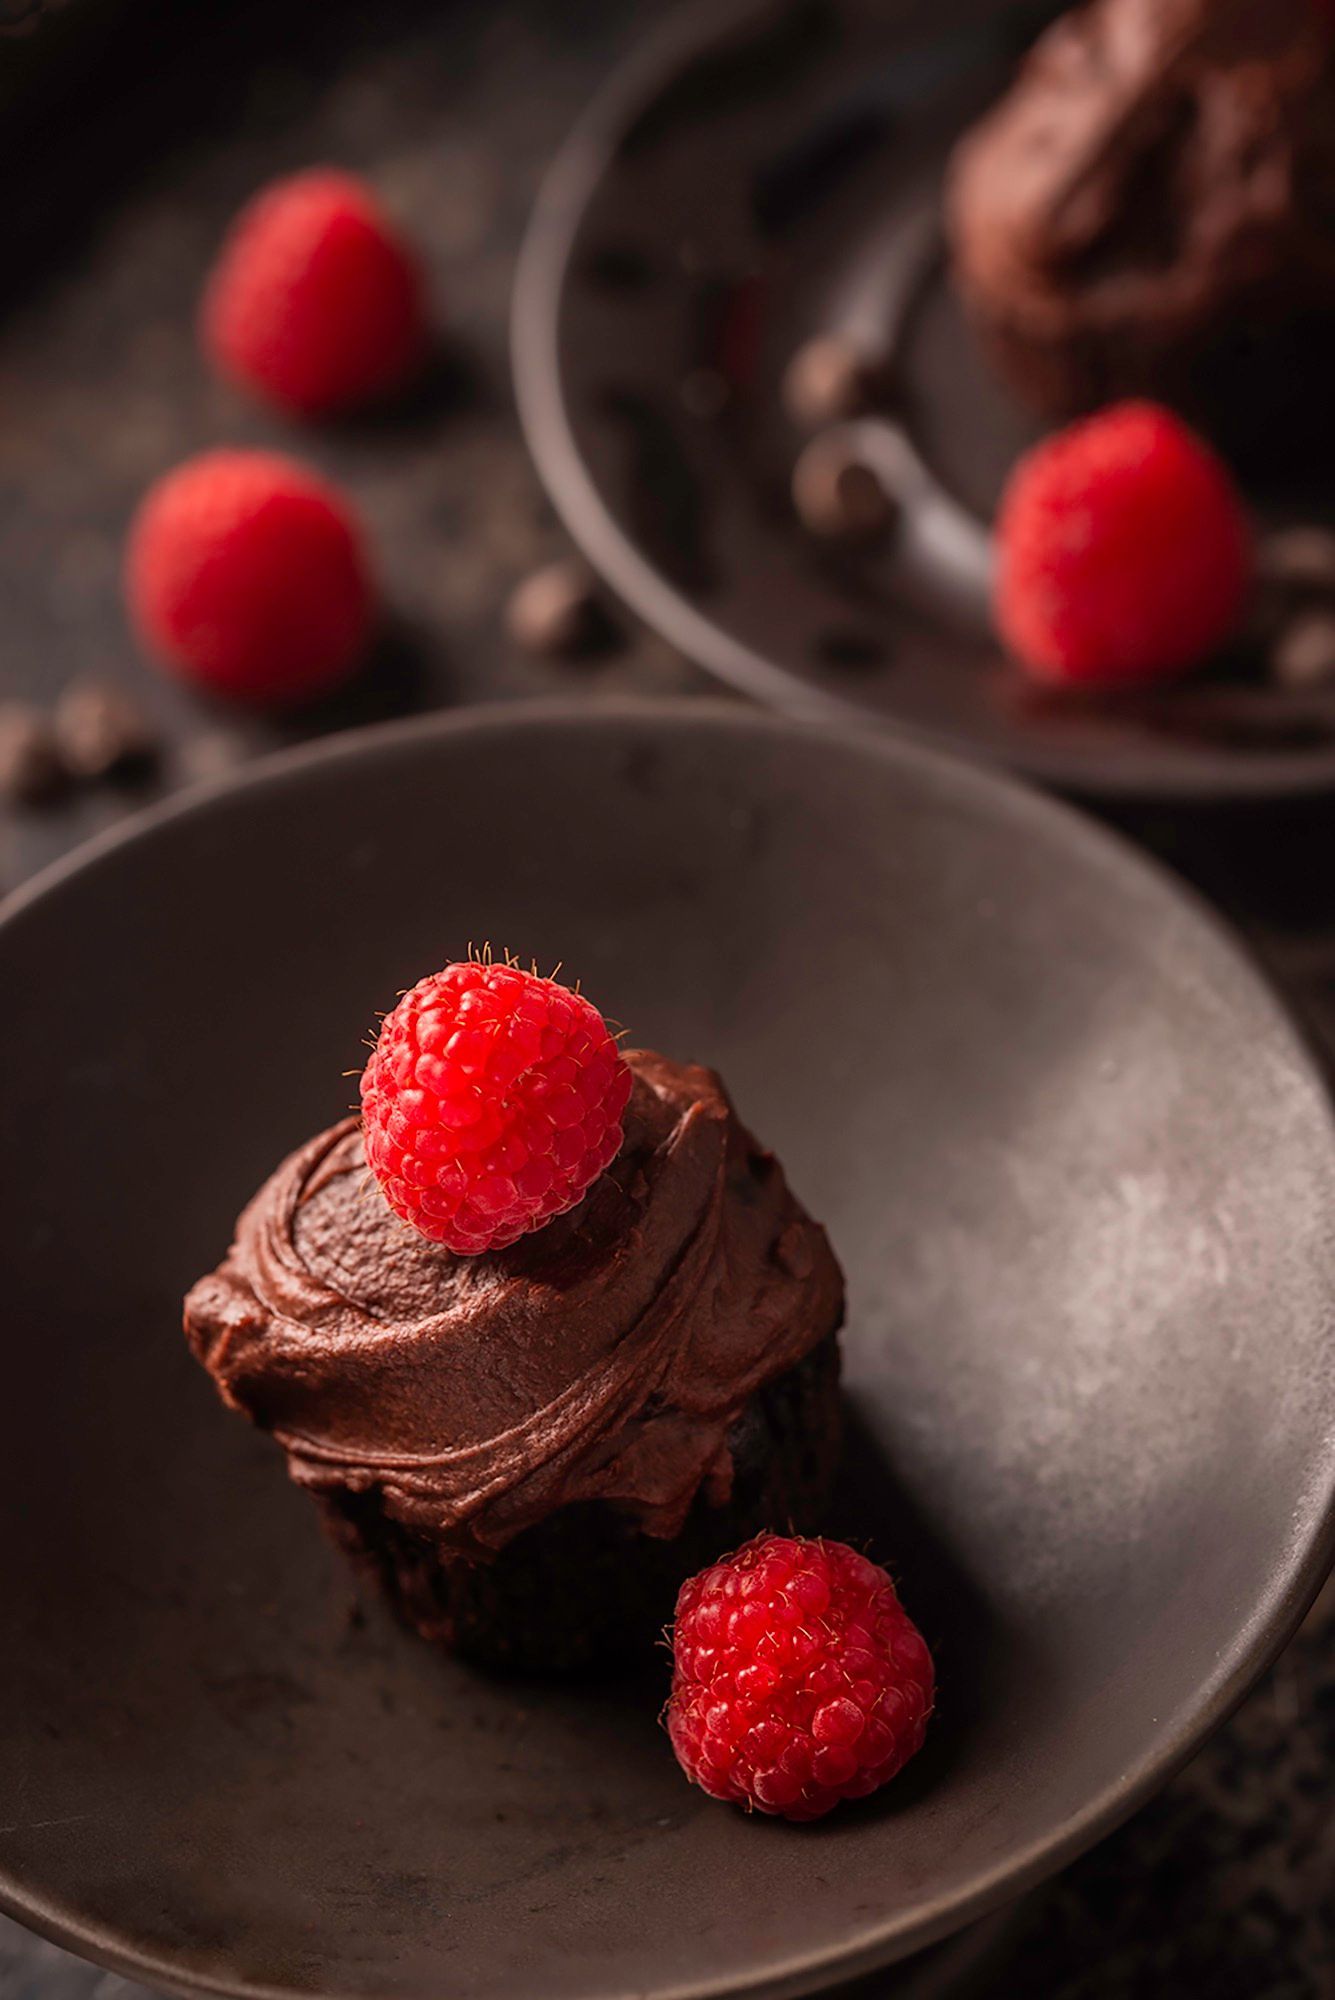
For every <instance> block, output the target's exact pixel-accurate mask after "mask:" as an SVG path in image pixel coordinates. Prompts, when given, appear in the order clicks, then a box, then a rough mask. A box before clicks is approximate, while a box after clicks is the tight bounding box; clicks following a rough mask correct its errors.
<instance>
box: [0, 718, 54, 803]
mask: <svg viewBox="0 0 1335 2000" xmlns="http://www.w3.org/2000/svg"><path fill="white" fill-rule="evenodd" d="M64 777H65V772H64V767H63V766H62V764H61V761H60V753H59V752H58V750H57V749H56V739H55V735H54V733H53V731H52V729H51V725H50V724H49V723H48V721H47V719H46V717H45V716H44V715H43V714H42V713H41V711H40V709H37V708H34V707H33V706H32V704H31V703H30V702H26V701H7V702H4V703H0V797H3V798H4V799H5V800H7V801H8V802H9V803H10V804H12V805H20V806H30V805H37V804H39V803H40V802H41V801H42V800H44V799H50V798H54V796H55V794H56V793H57V792H58V791H59V790H60V787H61V785H62V783H63V782H64Z"/></svg>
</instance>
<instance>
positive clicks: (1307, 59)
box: [947, 0, 1335, 401]
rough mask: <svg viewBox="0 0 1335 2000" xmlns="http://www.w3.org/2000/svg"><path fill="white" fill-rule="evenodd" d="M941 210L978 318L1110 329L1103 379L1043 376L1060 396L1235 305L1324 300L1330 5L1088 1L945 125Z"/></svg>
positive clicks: (1334, 57)
mask: <svg viewBox="0 0 1335 2000" xmlns="http://www.w3.org/2000/svg"><path fill="white" fill-rule="evenodd" d="M947 208H948V217H949V224H950V233H951V237H952V240H953V246H954V252H955V264H956V271H957V275H958V277H959V280H960V283H961V287H962V289H963V291H964V293H965V296H966V298H968V300H969V301H970V303H971V304H972V305H973V306H974V307H975V309H976V310H977V311H979V312H981V313H982V314H983V315H984V316H985V317H986V318H987V319H989V320H992V319H995V320H998V321H1000V322H1002V323H1003V324H1005V325H1008V326H1009V327H1010V328H1012V329H1013V331H1014V332H1015V334H1016V335H1017V336H1018V335H1019V334H1020V333H1021V332H1023V334H1024V335H1025V337H1026V338H1027V339H1029V340H1031V341H1034V342H1039V343H1043V342H1046V343H1050V344H1052V345H1053V346H1054V347H1056V346H1058V345H1060V344H1061V343H1072V342H1074V343H1076V346H1077V348H1078V346H1079V343H1081V342H1082V341H1083V342H1089V343H1093V342H1098V341H1100V340H1114V339H1115V340H1117V341H1118V342H1120V343H1121V346H1120V347H1119V349H1118V361H1119V364H1120V365H1119V367H1118V368H1117V369H1116V370H1114V371H1112V372H1113V373H1114V374H1115V375H1117V376H1118V377H1119V378H1120V379H1118V380H1112V379H1107V380H1102V381H1100V380H1099V379H1098V376H1097V374H1094V375H1092V376H1091V377H1090V379H1088V380H1082V378H1080V377H1078V376H1077V377H1075V378H1074V379H1071V380H1064V379H1063V378H1061V377H1058V376H1054V377H1053V380H1052V382H1051V384H1050V385H1049V386H1051V387H1052V388H1053V389H1054V391H1058V390H1060V389H1062V388H1065V389H1067V390H1069V391H1071V394H1070V396H1069V397H1068V400H1076V396H1075V391H1076V390H1078V389H1080V388H1083V389H1084V391H1085V394H1084V398H1083V399H1084V400H1086V401H1088V400H1092V399H1093V398H1094V397H1095V395H1097V394H1107V393H1110V392H1112V391H1113V390H1115V389H1118V388H1126V387H1129V386H1137V380H1136V378H1137V374H1138V371H1139V372H1140V373H1141V374H1142V375H1148V374H1149V371H1150V368H1151V366H1152V364H1153V362H1154V360H1155V357H1156V356H1157V355H1159V354H1162V353H1164V352H1167V351H1170V350H1172V349H1173V348H1174V347H1175V346H1177V345H1180V344H1181V343H1183V342H1187V341H1190V340H1192V339H1195V338H1196V337H1197V336H1198V335H1199V334H1201V333H1203V332H1205V331H1208V330H1209V329H1211V328H1214V327H1217V326H1221V325H1222V326H1227V325H1228V324H1229V320H1230V315H1232V314H1234V313H1236V312H1238V311H1243V312H1245V313H1247V314H1248V315H1257V314H1263V315H1265V316H1267V317H1268V318H1269V319H1270V320H1272V321H1274V322H1276V323H1279V322H1281V321H1283V320H1284V319H1285V318H1286V317H1287V316H1290V315H1292V314H1294V313H1295V312H1302V311H1307V312H1335V8H1331V7H1330V6H1328V5H1327V4H1325V0H1090V4H1087V5H1085V6H1083V7H1078V8H1075V9H1073V10H1072V11H1071V12H1070V13H1068V14H1066V15H1063V16H1062V17H1061V19H1060V20H1058V21H1057V22H1056V23H1055V24H1054V25H1053V26H1052V27H1051V28H1049V29H1048V31H1047V32H1046V33H1045V34H1044V35H1043V36H1042V37H1041V38H1040V39H1039V41H1038V42H1037V43H1036V44H1035V47H1034V49H1033V51H1032V52H1031V54H1030V55H1029V57H1028V59H1027V60H1026V62H1025V63H1024V65H1023V67H1022V68H1021V70H1020V73H1019V76H1018V78H1017V80H1016V82H1015V84H1014V86H1013V88H1012V89H1011V90H1010V92H1009V93H1008V94H1007V95H1006V96H1005V97H1004V98H1003V99H1002V100H1001V102H1000V103H999V104H998V105H997V106H996V107H995V108H994V109H993V110H992V111H991V112H990V113H989V114H988V116H987V117H985V118H984V119H983V120H982V121H981V123H980V124H978V125H977V126H976V127H975V128H974V129H973V131H972V132H970V133H969V134H968V135H967V136H966V138H965V139H964V140H963V141H962V142H961V143H960V145H959V147H958V148H957V150H956V153H955V156H954V159H953V161H952V165H951V172H950V178H949V186H948V190H947ZM1089 359H1090V357H1086V360H1089ZM1074 365H1075V361H1074V358H1072V359H1070V360H1068V363H1067V366H1068V368H1069V367H1074ZM1055 399H1056V400H1058V401H1060V400H1061V398H1060V395H1057V396H1056V398H1055Z"/></svg>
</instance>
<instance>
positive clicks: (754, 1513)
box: [315, 1336, 840, 1673]
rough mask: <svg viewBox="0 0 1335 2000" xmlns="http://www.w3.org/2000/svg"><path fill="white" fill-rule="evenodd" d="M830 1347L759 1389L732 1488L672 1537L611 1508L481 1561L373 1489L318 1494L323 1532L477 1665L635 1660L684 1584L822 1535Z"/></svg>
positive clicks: (587, 1507) (589, 1509) (836, 1424)
mask: <svg viewBox="0 0 1335 2000" xmlns="http://www.w3.org/2000/svg"><path fill="white" fill-rule="evenodd" d="M839 1438H840V1399H839V1348H838V1343H837V1341H836V1339H835V1338H834V1336H831V1337H830V1338H829V1339H827V1340H825V1341H824V1342H823V1343H822V1344H821V1346H820V1347H818V1348H817V1349H816V1350H815V1351H814V1352H813V1353H811V1354H809V1355H807V1356H806V1357H805V1359H804V1360H802V1361H800V1362H798V1364H797V1365H796V1367H794V1368H790V1369H789V1370H788V1371H787V1373H785V1374H783V1375H781V1376H779V1377H777V1378H776V1379H775V1380H774V1381H773V1382H769V1383H767V1384H766V1385H765V1387H764V1388H762V1389H760V1390H758V1391H757V1392H756V1394H755V1396H753V1397H752V1399H751V1402H750V1403H749V1405H748V1406H747V1408H746V1409H745V1410H744V1411H743V1413H742V1415H741V1417H740V1418H739V1419H738V1420H737V1422H736V1424H735V1425H734V1426H733V1429H732V1431H731V1432H730V1433H729V1438H728V1444H729V1449H730V1451H731V1453H732V1459H733V1479H732V1491H731V1493H730V1494H729V1496H728V1497H727V1499H726V1500H723V1501H722V1502H721V1503H718V1504H715V1503H714V1502H713V1501H711V1499H710V1498H709V1496H708V1495H707V1493H704V1492H702V1493H700V1494H699V1495H698V1496H697V1498H696V1500H695V1502H694V1504H693V1505H692V1507H691V1511H690V1513H689V1514H688V1516H687V1519H686V1523H685V1526H684V1527H683V1529H682V1531H681V1533H680V1534H679V1535H675V1536H673V1537H672V1538H671V1539H670V1540H667V1541H665V1540H662V1539H661V1538H659V1537H656V1536H653V1535H646V1534H645V1533H644V1532H643V1531H642V1530H641V1529H640V1528H639V1527H638V1526H637V1524H636V1523H635V1521H634V1520H633V1519H631V1518H630V1517H629V1516H628V1515H627V1514H626V1513H624V1512H622V1511H620V1510H619V1509H617V1508H616V1507H614V1506H611V1505H609V1504H608V1503H607V1502H605V1501H600V1500H588V1501H580V1502H577V1503H576V1504H574V1505H573V1506H569V1507H563V1508H561V1509H560V1510H559V1511H558V1512H557V1513H555V1514H552V1515H550V1516H549V1517H548V1518H547V1519H546V1520H545V1521H540V1522H538V1523H537V1524H536V1525H535V1526H533V1527H531V1528H527V1529H525V1531H524V1532H523V1533H522V1534H521V1535H518V1536H517V1537H516V1538H515V1540H514V1541H512V1542H510V1543H509V1544H507V1546H506V1547H505V1548H504V1549H502V1550H501V1551H500V1552H499V1554H497V1555H496V1556H495V1557H494V1558H493V1559H492V1560H491V1561H489V1562H474V1561H469V1560H467V1559H466V1558H462V1557H459V1556H455V1555H452V1554H451V1553H450V1552H449V1550H448V1549H444V1548H442V1547H441V1546H440V1545H439V1544H438V1543H437V1542H434V1541H433V1540H432V1539H431V1538H430V1537H429V1536H427V1535H423V1534H419V1533H416V1532H414V1531H413V1530H412V1529H410V1528H406V1527H405V1526H404V1525H403V1524H402V1522H400V1521H396V1520H395V1519H394V1518H393V1517H392V1515H390V1514H389V1513H388V1512H387V1511H386V1508H385V1505H384V1500H383V1496H382V1495H381V1494H380V1493H379V1492H378V1491H371V1492H362V1493H358V1492H353V1491H351V1490H343V1491H341V1492H337V1493H323V1494H317V1495H316V1496H315V1497H316V1501H317V1504H318V1506H319V1508H320V1512H321V1516H322V1518H323V1520H324V1523H325V1526H326V1528H327V1530H328V1532H329V1534H330V1535H331V1536H332V1538H333V1540H334V1541H335V1543H336V1544H337V1546H338V1547H339V1548H340V1549H341V1550H342V1551H343V1553H344V1554H345V1555H347V1556H349V1557H350V1558H351V1559H352V1561H353V1563H354V1564H355V1566H356V1567H357V1569H358V1570H359V1571H360V1572H361V1574H362V1575H363V1576H365V1577H367V1578H369V1579H370V1580H371V1581H372V1582H373V1583H374V1585H375V1586H376V1587H377V1588H378V1589H379V1590H380V1591H381V1592H382V1593H383V1595H384V1596H385V1597H386V1598H387V1599H388V1601H389V1602H390V1604H391V1605H392V1606H393V1607H394V1609H395V1611H396V1612H397V1613H398V1614H399V1616H400V1617H401V1618H402V1619H403V1620H404V1622H405V1623H406V1624H408V1625H409V1626H411V1627H412V1628H413V1630H414V1631H416V1632H419V1633H420V1634H421V1636H422V1637H423V1638H424V1639H428V1640H431V1641H433V1642H434V1643H436V1644H438V1645H443V1646H445V1647H447V1648H448V1649H449V1650H450V1651H452V1652H456V1653H459V1654H461V1655H462V1656H463V1657H464V1658H466V1659H469V1660H472V1661H474V1662H475V1663H476V1664H478V1665H480V1666H486V1667H491V1668H499V1669H507V1670H510V1671H513V1672H540V1673H552V1672H557V1673H561V1672H569V1671H571V1670H574V1669H579V1668H587V1667H591V1666H615V1665H619V1664H622V1663H625V1662H627V1661H630V1660H633V1659H634V1658H635V1657H637V1656H640V1657H643V1656H644V1655H646V1654H647V1653H648V1651H649V1649H650V1648H651V1647H652V1646H653V1645H654V1643H655V1641H656V1640H657V1639H658V1638H659V1637H660V1636H661V1634H662V1632H663V1629H664V1627H665V1626H666V1625H667V1624H668V1623H669V1622H670V1620H671V1617H672V1610H673V1605H674V1603H675V1601H676V1595H677V1591H678V1589H679V1588H680V1586H681V1585H682V1583H683V1582H684V1581H685V1579H686V1578H687V1577H688V1576H691V1575H693V1574H694V1572H695V1571H696V1570H698V1569H702V1568H703V1567H704V1566H705V1564H707V1563H709V1562H712V1561H714V1560H715V1559H716V1558H717V1557H719V1556H721V1555H723V1554H726V1553H727V1551H728V1550H730V1549H733V1548H735V1547H736V1546H737V1545H738V1544H739V1543H741V1542H744V1541H746V1540H748V1539H749V1537H750V1536H752V1535H755V1534H759V1533H760V1532H761V1531H762V1530H763V1529H774V1530H778V1531H788V1530H793V1531H796V1532H798V1533H803V1534H812V1533H816V1532H818V1531H819V1530H820V1528H821V1527H822V1526H823V1525H824V1514H825V1509H826V1507H827V1505H828V1502H829V1498H830V1493H831V1490H832V1487H833V1484H834V1478H835V1473H836V1470H837V1466H838V1458H839Z"/></svg>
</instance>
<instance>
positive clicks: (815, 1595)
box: [667, 1535, 935, 1820]
mask: <svg viewBox="0 0 1335 2000" xmlns="http://www.w3.org/2000/svg"><path fill="white" fill-rule="evenodd" d="M672 1653H673V1661H674V1672H673V1678H672V1693H671V1695H670V1697H669V1700H668V1708H667V1727H668V1734H669V1736H670V1737H671V1739H672V1747H673V1749H674V1750H675V1751H676V1753H677V1760H678V1762H679V1763H680V1765H681V1767H682V1769H683V1770H684V1771H685V1773H686V1775H687V1777H688V1778H690V1779H691V1781H692V1783H693V1784H697V1785H699V1786H700V1788H701V1790H702V1791H706V1792H708V1793H709V1795H710V1797H711V1798H716V1799H726V1800H729V1801H731V1802H732V1803H734V1804H736V1805H743V1806H746V1807H748V1808H750V1807H752V1806H754V1807H757V1808H758V1809H759V1810H760V1811H761V1812H765V1813H773V1814H778V1815H780V1816H781V1817H782V1818H784V1819H793V1820H809V1819H820V1818H821V1817H822V1816H823V1815H824V1814H825V1813H827V1812H829V1811H830V1810H831V1809H832V1807H834V1806H836V1805H838V1804H839V1802H840V1800H841V1799H861V1798H866V1796H867V1795H868V1793H870V1792H874V1791H876V1790H878V1789H879V1787H880V1786H882V1785H884V1784H885V1783H886V1782H887V1780H889V1779H890V1778H893V1777H894V1775H895V1773H896V1772H897V1771H898V1770H899V1769H900V1768H901V1766H903V1765H904V1764H905V1763H907V1762H908V1759H909V1758H910V1757H911V1756H912V1755H913V1754H914V1752H915V1751H916V1750H918V1749H919V1748H920V1747H921V1745H922V1740H923V1736H924V1734H925V1732H926V1729H927V1722H928V1718H929V1717H930V1715H931V1713H932V1701H933V1693H934V1688H935V1676H934V1672H933V1667H932V1656H931V1654H930V1653H929V1652H928V1650H927V1645H926V1642H925V1641H924V1639H923V1637H922V1635H921V1633H920V1632H919V1631H918V1629H917V1627H916V1626H915V1625H914V1623H913V1621H912V1619H911V1618H910V1617H909V1616H908V1613H907V1612H906V1611H905V1610H904V1608H903V1606H902V1605H901V1604H900V1602H899V1598H898V1596H897V1595H896V1593H895V1586H894V1584H893V1583H892V1582H891V1581H890V1578H889V1577H888V1576H887V1575H886V1573H885V1571H884V1570H883V1569H881V1568H879V1567H878V1566H877V1565H876V1564H875V1563H873V1562H870V1561H869V1560H868V1559H867V1557H866V1556H864V1555H860V1554H859V1553H858V1551H857V1550H856V1549H851V1548H849V1547H848V1546H847V1545H846V1544H845V1543H843V1542H831V1541H826V1540H824V1539H817V1540H807V1539H805V1538H803V1537H800V1536H791V1535H757V1536H756V1538H755V1540H754V1541H750V1542H747V1543H746V1545H745V1546H744V1547H743V1548H740V1549H738V1550H737V1551H736V1553H735V1554H733V1555H730V1556H725V1557H724V1558H723V1559H722V1560H721V1561H720V1562H716V1563H714V1564H712V1565H711V1566H710V1568H708V1569H706V1570H702V1571H701V1572H700V1574H699V1575H698V1576H693V1577H691V1579H690V1580H689V1582H687V1583H685V1584H683V1585H682V1589H681V1595H680V1596H679V1597H678V1599H677V1622H676V1627H675V1629H674V1632H673V1638H672Z"/></svg>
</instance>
